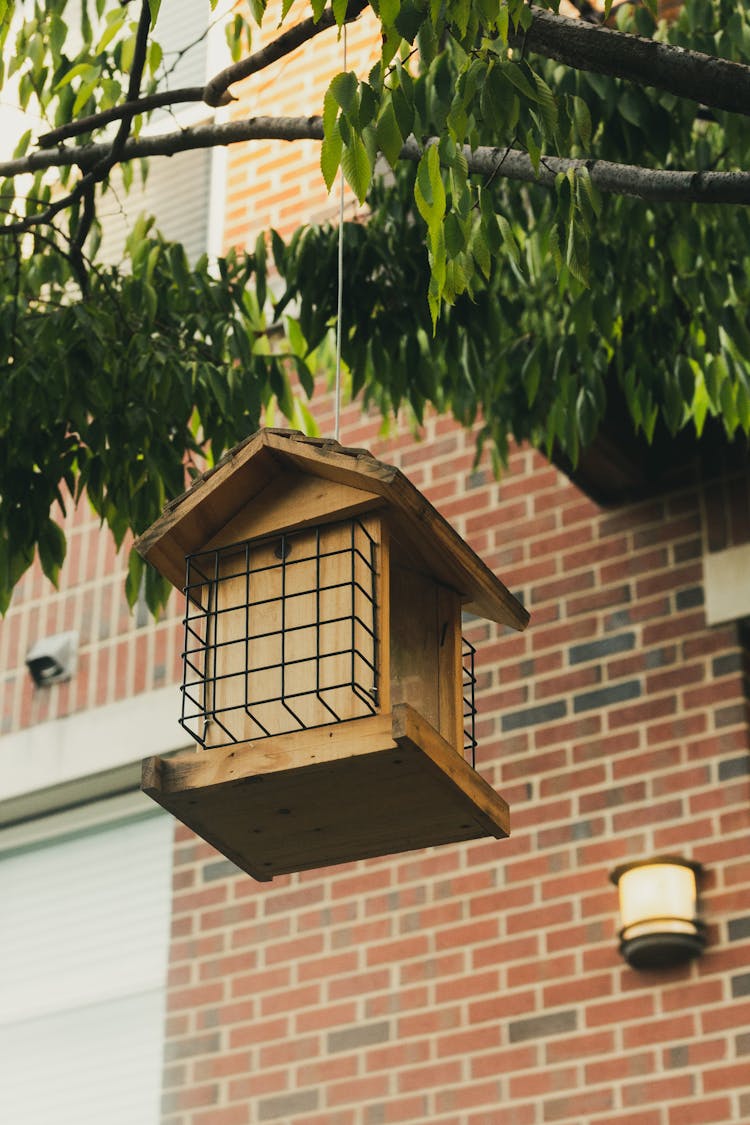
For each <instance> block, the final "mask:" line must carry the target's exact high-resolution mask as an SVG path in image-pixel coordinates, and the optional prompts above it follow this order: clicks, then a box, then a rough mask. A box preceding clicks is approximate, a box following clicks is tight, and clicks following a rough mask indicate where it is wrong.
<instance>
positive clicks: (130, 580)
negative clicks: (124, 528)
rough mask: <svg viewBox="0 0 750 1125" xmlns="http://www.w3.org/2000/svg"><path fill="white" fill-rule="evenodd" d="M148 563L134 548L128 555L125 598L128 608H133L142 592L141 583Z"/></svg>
mask: <svg viewBox="0 0 750 1125" xmlns="http://www.w3.org/2000/svg"><path fill="white" fill-rule="evenodd" d="M145 566H146V563H145V561H144V560H143V559H142V558H141V556H140V555H139V554H138V552H137V551H136V549H135V548H134V547H133V548H132V549H131V551H130V554H129V555H128V573H127V577H126V579H125V597H126V598H127V602H128V606H129V607H130V609H132V608H133V606H134V605H135V603H136V602H137V601H138V596H139V594H140V592H141V582H142V580H143V572H144V569H145Z"/></svg>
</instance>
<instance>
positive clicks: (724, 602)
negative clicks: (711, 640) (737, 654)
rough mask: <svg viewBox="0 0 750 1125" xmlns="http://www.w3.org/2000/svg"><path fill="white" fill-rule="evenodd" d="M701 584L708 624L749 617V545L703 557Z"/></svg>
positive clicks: (745, 544)
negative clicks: (702, 583)
mask: <svg viewBox="0 0 750 1125" xmlns="http://www.w3.org/2000/svg"><path fill="white" fill-rule="evenodd" d="M703 582H704V587H705V594H706V602H705V604H706V621H707V622H708V624H709V625H721V624H722V623H723V622H725V621H737V620H738V619H739V618H741V617H748V616H750V543H743V544H742V546H741V547H728V548H727V549H726V550H725V551H714V552H712V553H709V554H707V555H704V556H703Z"/></svg>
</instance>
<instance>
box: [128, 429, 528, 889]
mask: <svg viewBox="0 0 750 1125" xmlns="http://www.w3.org/2000/svg"><path fill="white" fill-rule="evenodd" d="M136 546H137V548H138V550H139V551H140V553H141V554H142V555H143V556H144V557H145V558H146V559H147V560H148V561H149V562H150V563H152V564H153V565H154V566H155V567H156V568H157V569H158V570H159V571H161V573H162V574H163V575H165V576H166V577H167V578H168V579H169V580H170V581H171V582H172V583H173V584H174V585H175V586H177V587H179V588H181V589H182V588H184V590H185V594H186V609H185V645H184V658H183V667H184V674H183V683H182V708H181V715H180V722H181V723H182V725H183V727H184V728H185V730H186V731H187V732H188V733H189V735H190V736H191V737H192V738H193V739H194V740H195V742H196V744H197V748H196V751H195V752H186V753H181V754H178V755H176V756H173V757H167V758H150V759H148V760H147V761H146V762H144V767H143V789H144V792H146V793H148V794H149V796H151V797H153V798H154V800H156V801H158V802H159V804H161V805H163V806H164V808H165V809H168V810H169V811H170V812H171V813H173V814H174V815H175V816H176V817H177V818H178V819H179V820H181V821H182V822H183V823H185V824H187V825H188V826H189V827H190V828H191V829H193V830H194V831H195V832H197V833H198V834H199V835H200V836H202V837H203V838H204V839H206V840H208V841H209V843H211V844H213V845H214V846H215V847H216V848H218V849H219V851H221V852H223V853H224V854H225V855H226V856H228V857H229V858H230V859H232V860H233V861H234V862H235V863H236V864H238V866H239V867H241V868H243V869H244V870H245V871H247V872H248V873H249V874H251V875H253V876H254V877H255V878H256V879H261V880H267V879H270V878H272V877H273V876H274V875H278V874H282V873H288V872H291V871H300V870H303V869H306V868H314V867H323V866H327V865H329V864H336V863H343V862H345V861H347V860H354V859H361V858H365V857H368V856H375V855H387V854H390V853H392V852H400V851H406V850H410V849H412V848H421V847H425V846H428V845H433V844H442V843H453V842H456V841H459V840H468V839H474V838H477V837H481V836H488V835H489V836H495V837H504V836H507V835H508V832H509V819H508V807H507V805H506V803H505V801H504V800H503V799H502V798H501V797H500V796H498V795H497V794H496V793H495V791H494V790H493V789H492V787H491V786H490V785H489V784H488V783H487V782H486V781H485V780H484V779H483V778H482V777H481V776H480V775H479V774H478V773H477V772H476V770H475V769H474V768H473V760H474V746H475V739H474V732H473V722H474V706H473V682H474V673H473V666H472V654H471V652H470V650H469V648H468V646H466V645H465V644H464V643H463V642H462V637H461V617H462V611H463V610H464V609H466V610H469V611H470V612H471V613H473V614H475V615H478V616H481V617H484V618H488V619H490V620H493V621H497V622H501V623H503V624H505V625H509V626H511V627H513V628H515V629H523V628H524V627H525V625H526V624H527V621H528V614H527V613H526V611H525V610H524V608H523V607H522V606H521V605H520V604H519V603H518V602H517V601H516V599H515V598H514V597H513V596H512V595H511V594H510V593H509V592H508V590H507V589H506V588H505V586H504V585H503V584H502V582H501V581H499V579H497V578H496V577H495V576H494V575H493V574H492V572H491V571H490V570H489V569H488V568H487V567H486V566H485V565H484V564H483V563H482V562H481V560H480V559H479V558H478V557H477V556H476V555H475V554H474V552H473V551H472V550H471V548H470V547H468V546H467V544H466V543H464V542H463V540H462V539H461V538H460V537H459V536H458V535H457V534H456V532H455V531H454V530H453V529H452V528H451V526H450V525H449V524H448V523H447V522H446V521H445V520H444V519H443V518H442V517H441V516H440V515H439V513H438V512H437V511H436V510H435V509H434V508H433V507H432V506H431V504H430V503H429V502H428V501H427V500H426V499H425V498H424V496H422V495H421V493H420V492H419V491H418V490H417V489H416V488H414V486H413V485H411V484H410V483H409V481H408V480H407V479H406V478H405V477H404V476H403V474H402V473H400V472H399V471H398V470H397V469H394V468H392V467H390V466H388V465H384V464H382V463H381V462H379V461H376V460H375V459H374V458H373V457H372V456H370V454H369V453H367V452H365V451H363V450H358V449H345V448H343V447H342V446H340V445H339V444H338V443H336V442H333V441H321V440H316V439H311V438H306V437H304V436H303V435H301V434H298V433H295V432H290V431H280V430H261V431H259V432H258V433H256V434H254V435H253V436H252V437H250V438H248V439H247V440H246V441H245V442H243V443H242V444H241V445H239V446H237V447H235V448H234V449H233V450H232V451H231V452H230V453H229V454H228V455H227V456H226V457H225V458H224V460H223V461H222V462H221V463H220V464H219V465H218V466H217V467H216V468H215V469H212V470H211V471H210V472H208V473H206V474H205V475H204V476H203V477H202V478H201V479H200V480H198V481H197V482H196V484H195V485H193V487H192V488H191V489H189V491H188V492H186V493H185V494H184V495H183V496H181V497H180V498H179V499H178V500H176V501H174V502H173V503H172V504H170V505H169V506H168V507H167V509H166V510H165V512H164V514H163V515H162V517H161V518H160V519H159V520H157V522H156V523H155V524H154V525H153V526H152V527H151V528H150V529H149V530H148V531H147V532H146V533H145V534H144V535H143V536H142V537H141V538H140V540H139V541H138V543H137V544H136ZM467 755H468V757H469V758H470V759H471V763H470V762H469V761H467Z"/></svg>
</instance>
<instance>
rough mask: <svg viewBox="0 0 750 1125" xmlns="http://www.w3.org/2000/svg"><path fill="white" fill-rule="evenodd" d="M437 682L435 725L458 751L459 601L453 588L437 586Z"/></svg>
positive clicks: (460, 682) (461, 732) (461, 705)
mask: <svg viewBox="0 0 750 1125" xmlns="http://www.w3.org/2000/svg"><path fill="white" fill-rule="evenodd" d="M437 619H438V631H439V636H438V648H437V661H438V682H439V684H440V692H439V706H440V721H439V722H438V724H437V728H438V730H439V731H440V734H442V736H443V738H444V739H445V740H446V742H448V743H449V744H450V745H451V746H453V747H454V748H455V749H456V750H458V751H459V753H463V748H464V701H463V661H462V649H463V638H462V636H461V601H460V599H459V598H458V597H457V595H456V594H454V593H453V591H452V590H448V589H446V587H445V586H438V587H437Z"/></svg>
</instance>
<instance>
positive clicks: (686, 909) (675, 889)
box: [610, 856, 706, 969]
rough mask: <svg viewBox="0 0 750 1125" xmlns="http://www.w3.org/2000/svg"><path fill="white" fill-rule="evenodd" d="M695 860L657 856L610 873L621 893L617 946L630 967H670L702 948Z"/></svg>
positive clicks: (697, 867)
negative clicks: (618, 944)
mask: <svg viewBox="0 0 750 1125" xmlns="http://www.w3.org/2000/svg"><path fill="white" fill-rule="evenodd" d="M701 871H702V868H701V865H700V864H699V863H694V862H693V861H692V860H689V859H679V858H677V857H675V856H656V857H655V858H654V859H647V860H642V861H639V862H636V863H624V864H622V865H621V866H620V867H616V868H615V870H614V871H613V872H612V874H611V875H610V878H611V880H612V882H613V883H614V884H615V886H616V887H617V889H618V891H619V894H620V923H621V926H622V928H621V930H620V952H621V953H622V955H623V957H624V958H625V960H626V961H627V962H628V964H629V965H632V967H633V968H634V969H669V968H672V967H674V966H675V965H679V964H681V963H682V962H684V961H689V960H690V959H691V958H692V957H698V956H699V955H700V954H701V953H702V952H703V947H704V945H705V943H706V937H705V926H704V925H703V923H702V922H701V921H700V919H699V918H698V916H697V899H698V892H697V876H698V875H700V873H701Z"/></svg>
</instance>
